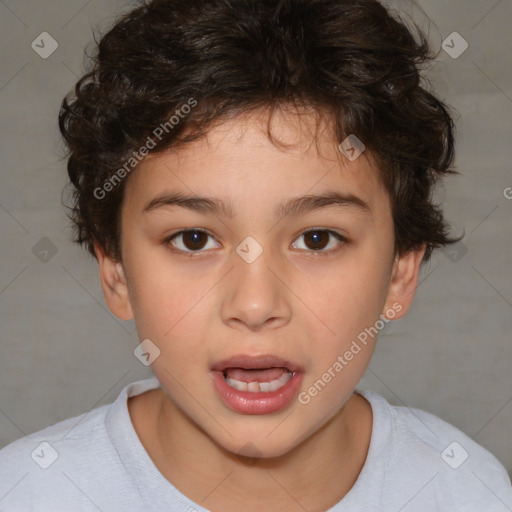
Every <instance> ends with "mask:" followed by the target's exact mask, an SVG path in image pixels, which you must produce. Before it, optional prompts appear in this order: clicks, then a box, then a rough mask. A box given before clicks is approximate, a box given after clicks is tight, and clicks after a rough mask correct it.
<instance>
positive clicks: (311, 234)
mask: <svg viewBox="0 0 512 512" xmlns="http://www.w3.org/2000/svg"><path fill="white" fill-rule="evenodd" d="M333 237H334V238H335V239H336V240H337V241H338V242H346V239H345V237H343V236H341V235H340V234H338V233H336V232H335V231H331V230H328V229H311V230H309V231H306V232H305V233H303V234H302V235H301V236H300V237H299V238H298V239H297V240H299V239H300V238H303V239H304V245H305V250H309V251H313V252H324V253H328V252H332V251H331V250H324V249H325V248H326V247H329V244H330V242H331V239H332V238H333ZM294 245H295V244H294ZM330 245H331V246H330V247H329V249H331V248H332V244H330ZM334 245H336V244H334ZM338 245H343V244H340V243H338ZM298 248H299V249H302V247H298ZM334 250H336V248H335V249H334Z"/></svg>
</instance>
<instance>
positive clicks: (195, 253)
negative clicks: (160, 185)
mask: <svg viewBox="0 0 512 512" xmlns="http://www.w3.org/2000/svg"><path fill="white" fill-rule="evenodd" d="M190 232H199V233H205V234H206V235H208V236H210V237H211V238H215V237H214V236H213V235H211V234H210V233H208V231H206V230H204V229H199V228H192V229H184V230H182V231H178V232H176V233H174V234H172V235H170V236H168V237H166V238H165V240H163V243H164V244H166V245H167V246H169V249H170V250H171V251H172V252H173V253H177V254H180V255H184V256H186V257H196V256H198V255H201V254H203V253H204V252H205V250H204V249H199V250H197V251H190V250H188V251H184V250H182V249H177V248H176V247H174V246H173V245H172V244H171V242H172V240H174V239H175V238H177V237H179V236H180V235H182V234H185V233H190ZM311 232H317V233H328V234H330V235H332V236H333V237H334V238H335V239H337V240H338V242H341V243H340V244H339V246H338V247H337V248H334V249H329V250H327V251H326V250H323V249H319V250H317V251H315V250H313V249H309V250H307V249H299V250H301V251H306V252H309V253H310V255H311V256H313V257H318V256H328V255H330V254H332V253H335V252H337V251H339V250H341V248H342V247H343V246H344V245H346V244H347V243H348V239H347V238H345V237H344V236H343V235H340V234H339V233H337V232H336V231H332V230H330V229H321V228H313V229H308V230H306V231H304V232H302V233H301V234H300V235H299V236H298V237H297V239H298V238H300V237H302V236H304V235H307V234H308V233H311ZM297 239H296V240H297Z"/></svg>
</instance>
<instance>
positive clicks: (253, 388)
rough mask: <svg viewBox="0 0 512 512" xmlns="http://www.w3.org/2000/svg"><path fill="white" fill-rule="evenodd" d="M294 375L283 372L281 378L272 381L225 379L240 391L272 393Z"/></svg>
mask: <svg viewBox="0 0 512 512" xmlns="http://www.w3.org/2000/svg"><path fill="white" fill-rule="evenodd" d="M292 377H293V375H292V373H290V372H286V373H283V375H282V376H281V377H279V379H276V380H273V381H270V382H242V381H240V380H235V379H228V378H225V381H226V383H227V385H228V386H230V387H232V388H233V389H237V390H238V391H249V392H250V393H260V392H263V393H270V392H272V391H277V390H278V389H279V388H282V387H283V386H284V385H285V384H286V383H287V382H288V381H289V380H290V379H291V378H292Z"/></svg>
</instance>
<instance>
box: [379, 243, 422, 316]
mask: <svg viewBox="0 0 512 512" xmlns="http://www.w3.org/2000/svg"><path fill="white" fill-rule="evenodd" d="M425 249H426V244H423V245H422V246H421V247H420V248H418V249H414V250H410V251H409V252H407V253H405V254H403V255H402V256H397V257H396V258H395V261H394V263H393V269H392V271H391V279H390V282H389V289H388V295H387V297H386V304H385V306H384V311H383V312H382V314H383V316H384V317H386V311H393V313H394V315H393V316H392V317H390V320H396V319H398V318H401V317H403V316H404V315H405V313H407V311H408V310H409V307H410V306H411V304H412V300H413V299H414V295H415V293H416V288H417V287H418V278H419V275H420V266H421V260H422V258H423V254H424V253H425Z"/></svg>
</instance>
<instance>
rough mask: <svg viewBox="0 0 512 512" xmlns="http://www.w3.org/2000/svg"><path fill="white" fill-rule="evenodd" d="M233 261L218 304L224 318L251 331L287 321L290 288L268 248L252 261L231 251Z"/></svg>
mask: <svg viewBox="0 0 512 512" xmlns="http://www.w3.org/2000/svg"><path fill="white" fill-rule="evenodd" d="M233 263H234V268H233V270H232V271H231V272H230V273H229V277H228V279H227V281H226V284H225V290H224V298H223V302H222V307H221V315H222V320H223V322H224V323H226V324H227V325H229V326H230V327H233V328H236V329H244V328H245V329H249V330H251V331H254V332H257V331H261V330H264V329H267V328H268V329H276V328H278V327H282V326H284V325H286V324H287V323H288V322H289V321H290V317H291V307H290V295H291V292H290V291H289V288H288V287H287V286H286V284H285V282H286V281H285V279H283V277H284V276H282V272H279V269H278V268H277V265H276V262H275V259H273V258H272V254H271V253H270V251H265V250H264V251H263V253H262V254H261V255H260V256H259V257H258V258H257V259H256V260H255V261H253V262H252V263H247V262H246V261H244V260H243V259H242V258H241V257H239V256H238V254H236V253H234V255H233Z"/></svg>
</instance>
